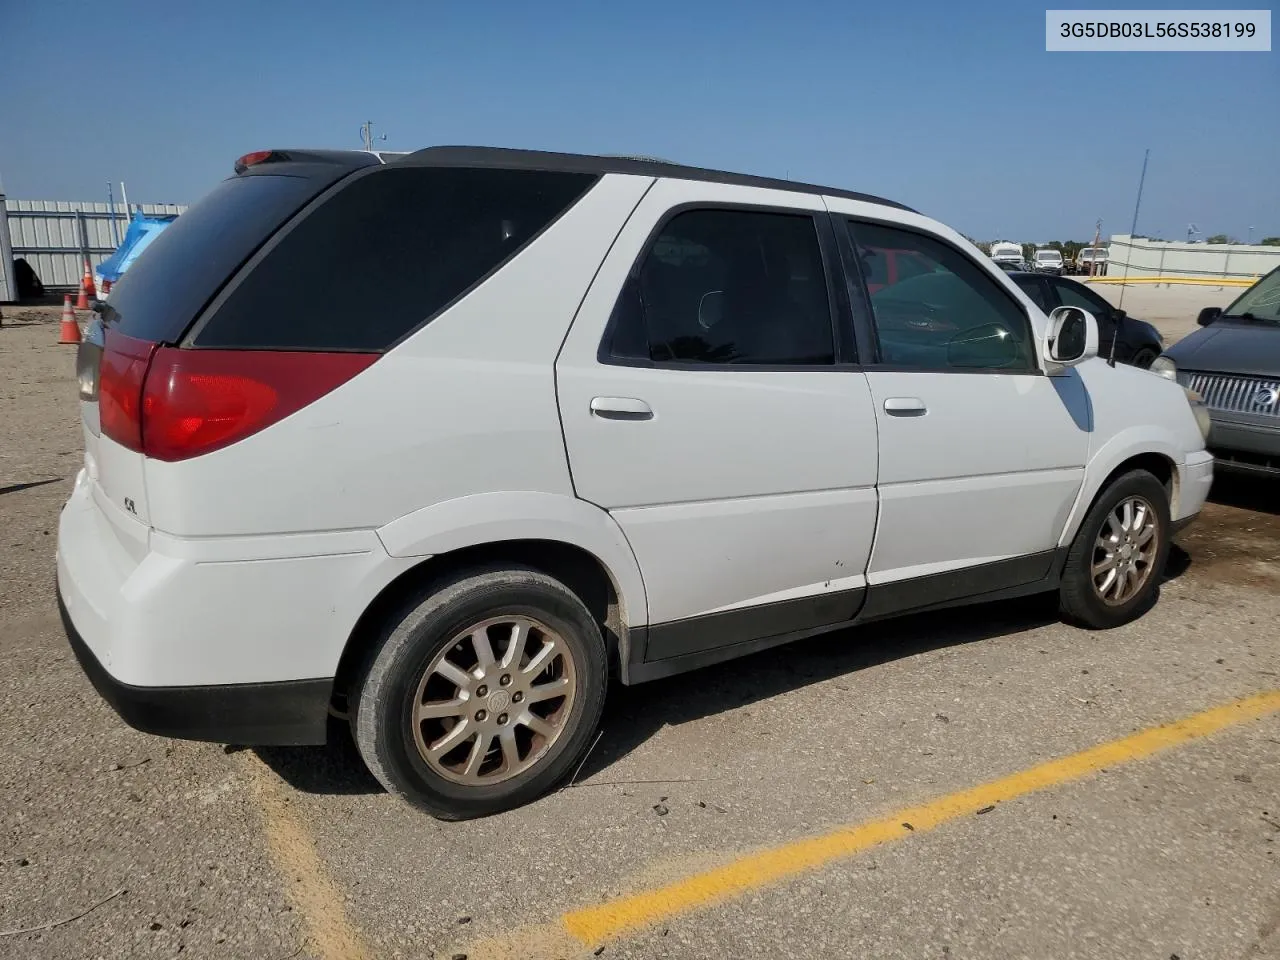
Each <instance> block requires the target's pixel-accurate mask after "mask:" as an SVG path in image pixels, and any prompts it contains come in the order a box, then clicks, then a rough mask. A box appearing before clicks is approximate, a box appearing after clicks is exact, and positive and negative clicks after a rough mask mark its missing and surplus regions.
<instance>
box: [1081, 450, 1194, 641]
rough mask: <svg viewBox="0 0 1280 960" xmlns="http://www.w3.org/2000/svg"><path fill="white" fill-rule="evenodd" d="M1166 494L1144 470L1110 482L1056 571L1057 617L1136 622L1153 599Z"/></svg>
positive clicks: (1165, 543) (1099, 623)
mask: <svg viewBox="0 0 1280 960" xmlns="http://www.w3.org/2000/svg"><path fill="white" fill-rule="evenodd" d="M1171 530H1172V527H1171V523H1170V519H1169V494H1168V492H1167V491H1166V490H1165V488H1164V484H1162V483H1161V482H1160V481H1159V480H1157V479H1156V478H1155V477H1154V476H1153V475H1152V474H1150V473H1148V472H1147V471H1146V470H1131V471H1129V472H1128V473H1125V474H1123V475H1121V476H1119V477H1117V478H1116V479H1115V480H1113V481H1112V482H1111V484H1110V485H1109V486H1108V487H1107V488H1106V489H1105V490H1103V492H1102V494H1101V496H1099V497H1098V499H1097V501H1096V502H1095V503H1094V505H1093V507H1092V508H1091V509H1090V510H1089V513H1088V514H1087V515H1086V516H1085V518H1084V522H1083V523H1082V524H1081V525H1080V529H1079V531H1077V533H1076V538H1075V540H1073V541H1072V543H1071V548H1070V550H1069V551H1068V553H1067V561H1066V564H1065V566H1064V567H1063V571H1062V586H1061V592H1060V603H1061V609H1062V613H1063V615H1064V616H1065V617H1066V618H1067V619H1068V620H1072V621H1074V622H1076V623H1079V624H1081V625H1082V626H1086V627H1091V628H1093V629H1098V630H1101V629H1109V628H1111V627H1118V626H1121V625H1122V624H1125V623H1129V622H1130V621H1131V620H1136V619H1137V618H1138V617H1140V616H1142V614H1144V613H1146V612H1147V610H1148V609H1150V608H1151V606H1152V605H1153V604H1154V603H1155V600H1156V596H1157V593H1158V591H1159V588H1160V578H1161V575H1162V574H1163V572H1164V567H1165V563H1166V561H1167V560H1168V558H1169V545H1170V542H1171V540H1170V537H1171Z"/></svg>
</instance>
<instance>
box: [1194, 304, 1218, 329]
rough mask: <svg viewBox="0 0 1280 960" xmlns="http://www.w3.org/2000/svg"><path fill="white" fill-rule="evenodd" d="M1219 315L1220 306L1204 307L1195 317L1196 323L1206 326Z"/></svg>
mask: <svg viewBox="0 0 1280 960" xmlns="http://www.w3.org/2000/svg"><path fill="white" fill-rule="evenodd" d="M1220 316H1222V308H1221V307H1205V308H1204V309H1203V310H1201V311H1200V316H1198V317H1196V323H1198V324H1199V325H1200V326H1202V327H1207V326H1208V325H1209V324H1211V323H1213V321H1215V320H1217V319H1218V318H1219V317H1220Z"/></svg>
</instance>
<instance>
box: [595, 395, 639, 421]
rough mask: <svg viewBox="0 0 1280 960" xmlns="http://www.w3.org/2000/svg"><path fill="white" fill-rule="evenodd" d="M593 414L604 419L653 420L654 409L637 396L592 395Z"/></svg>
mask: <svg viewBox="0 0 1280 960" xmlns="http://www.w3.org/2000/svg"><path fill="white" fill-rule="evenodd" d="M591 415H592V416H594V417H599V418H600V419H602V420H652V419H653V409H652V408H651V407H650V406H649V405H648V404H647V403H645V402H644V401H643V400H637V399H636V398H635V397H592V398H591Z"/></svg>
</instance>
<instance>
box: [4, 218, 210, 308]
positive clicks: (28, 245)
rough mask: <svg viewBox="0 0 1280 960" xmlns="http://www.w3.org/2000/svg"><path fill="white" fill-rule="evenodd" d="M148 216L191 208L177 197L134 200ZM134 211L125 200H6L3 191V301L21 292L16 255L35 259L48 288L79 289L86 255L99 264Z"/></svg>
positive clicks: (117, 242) (33, 263)
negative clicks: (15, 270)
mask: <svg viewBox="0 0 1280 960" xmlns="http://www.w3.org/2000/svg"><path fill="white" fill-rule="evenodd" d="M132 206H133V208H134V209H135V210H136V209H138V208H141V210H142V212H143V213H144V214H146V215H148V216H165V215H171V214H180V213H182V212H184V211H185V210H186V209H187V208H186V206H185V205H181V204H174V203H143V204H136V203H135V204H133V205H132ZM128 226H129V212H128V211H127V210H126V209H125V205H124V204H123V203H117V204H115V217H114V224H113V218H112V210H111V207H109V206H108V205H107V204H106V203H91V202H85V203H75V202H73V201H68V200H6V198H5V197H4V195H3V194H0V302H5V301H13V300H16V299H17V298H18V291H17V288H16V285H15V281H14V276H13V261H14V259H15V258H18V257H21V258H22V259H24V260H26V261H27V263H28V264H30V265H31V269H33V270H34V271H35V272H36V276H38V277H39V278H40V281H41V283H43V284H44V286H45V289H46V290H50V291H63V290H75V289H76V288H77V287H78V286H79V285H80V278H81V277H82V276H83V275H84V261H85V258H86V257H87V258H88V260H89V262H90V264H93V265H97V264H98V263H101V262H102V261H103V260H105V259H106V258H107V257H109V256H110V255H111V254H112V253H113V252H114V251H115V249H116V247H118V246H119V245H120V241H121V240H123V239H124V232H125V230H126V229H128Z"/></svg>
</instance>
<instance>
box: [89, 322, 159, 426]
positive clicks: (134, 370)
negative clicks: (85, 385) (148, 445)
mask: <svg viewBox="0 0 1280 960" xmlns="http://www.w3.org/2000/svg"><path fill="white" fill-rule="evenodd" d="M104 342H105V344H106V348H105V349H104V350H103V352H102V361H101V364H100V366H99V369H98V423H99V425H100V429H101V430H102V432H103V433H104V434H106V435H107V436H108V437H110V438H111V439H112V440H114V441H115V442H116V443H118V444H121V445H122V446H125V447H128V448H129V449H130V450H141V449H142V384H143V381H145V380H146V376H147V364H149V363H150V362H151V354H152V352H153V351H154V350H155V348H156V345H155V344H154V343H148V342H147V341H146V340H137V339H135V338H133V337H126V336H125V335H124V334H122V333H116V332H115V331H112V330H108V331H107V333H106V335H105V337H104Z"/></svg>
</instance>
